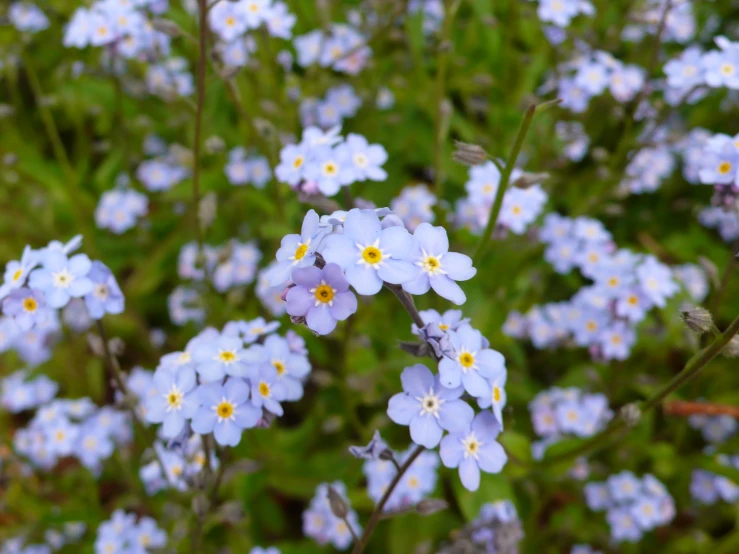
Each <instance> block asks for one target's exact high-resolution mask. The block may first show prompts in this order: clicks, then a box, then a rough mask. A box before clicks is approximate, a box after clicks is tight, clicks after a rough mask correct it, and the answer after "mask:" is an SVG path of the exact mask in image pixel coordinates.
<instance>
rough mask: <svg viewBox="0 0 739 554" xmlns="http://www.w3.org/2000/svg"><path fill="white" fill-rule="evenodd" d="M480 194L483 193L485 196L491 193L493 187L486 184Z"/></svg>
mask: <svg viewBox="0 0 739 554" xmlns="http://www.w3.org/2000/svg"><path fill="white" fill-rule="evenodd" d="M482 192H484V193H485V194H490V193H491V192H493V185H491V184H490V183H488V184H487V185H485V186H484V187H482Z"/></svg>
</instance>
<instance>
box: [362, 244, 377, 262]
mask: <svg viewBox="0 0 739 554" xmlns="http://www.w3.org/2000/svg"><path fill="white" fill-rule="evenodd" d="M362 258H363V259H364V261H365V262H367V263H368V264H379V263H380V262H381V261H382V252H381V251H380V249H379V248H377V247H376V246H368V247H366V248H365V249H364V250H362Z"/></svg>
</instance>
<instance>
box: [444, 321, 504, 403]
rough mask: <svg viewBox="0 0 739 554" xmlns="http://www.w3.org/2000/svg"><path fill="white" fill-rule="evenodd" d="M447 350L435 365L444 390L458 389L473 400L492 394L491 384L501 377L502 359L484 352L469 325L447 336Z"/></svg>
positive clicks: (475, 332)
mask: <svg viewBox="0 0 739 554" xmlns="http://www.w3.org/2000/svg"><path fill="white" fill-rule="evenodd" d="M448 336H449V340H450V342H451V348H450V349H449V351H447V352H445V355H444V357H443V358H442V359H441V360H440V361H439V375H440V376H441V383H442V384H443V385H444V386H445V387H450V388H455V387H459V386H460V385H462V386H463V387H464V389H465V390H466V391H467V392H468V393H469V394H471V395H472V396H475V397H478V398H479V397H489V396H490V395H491V394H492V391H491V385H490V381H491V380H496V379H498V378H499V377H501V376H502V375H505V372H506V368H505V358H504V357H503V355H502V354H501V353H500V352H497V351H496V350H492V349H491V348H487V345H486V344H485V342H484V339H483V337H482V334H481V333H480V331H478V330H477V329H473V328H472V327H470V326H469V325H462V326H461V327H460V328H459V329H457V330H456V331H450V332H449V333H448Z"/></svg>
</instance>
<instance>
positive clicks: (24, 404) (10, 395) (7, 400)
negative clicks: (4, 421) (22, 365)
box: [0, 370, 59, 414]
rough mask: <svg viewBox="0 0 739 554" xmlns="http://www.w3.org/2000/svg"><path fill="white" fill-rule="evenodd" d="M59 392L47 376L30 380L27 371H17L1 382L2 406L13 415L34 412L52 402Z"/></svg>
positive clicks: (0, 400) (57, 387)
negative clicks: (27, 411)
mask: <svg viewBox="0 0 739 554" xmlns="http://www.w3.org/2000/svg"><path fill="white" fill-rule="evenodd" d="M58 390H59V385H58V384H57V383H56V382H54V381H52V380H51V379H49V378H48V377H47V376H46V375H37V376H36V377H33V378H32V379H28V372H27V371H24V370H21V371H16V372H15V373H11V374H10V375H8V376H7V377H5V378H4V379H3V380H2V381H0V406H2V407H3V408H4V409H5V410H7V411H9V412H10V413H12V414H17V413H19V412H23V411H26V410H33V409H34V408H38V407H39V406H42V405H44V404H47V403H48V402H50V401H51V400H52V399H53V398H54V397H55V396H56V393H57V391H58Z"/></svg>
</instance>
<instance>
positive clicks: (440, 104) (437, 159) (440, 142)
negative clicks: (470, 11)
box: [434, 0, 460, 200]
mask: <svg viewBox="0 0 739 554" xmlns="http://www.w3.org/2000/svg"><path fill="white" fill-rule="evenodd" d="M459 4H460V0H445V1H444V23H443V25H442V28H441V37H440V38H439V53H438V55H437V67H436V81H435V85H434V108H435V110H436V111H435V117H434V191H435V193H436V197H437V198H438V199H439V200H443V199H444V176H443V175H442V168H441V166H442V162H443V157H444V156H443V150H444V139H445V138H446V135H447V132H448V129H449V125H448V123H449V122H448V117H449V116H448V115H447V114H445V113H444V111H445V110H444V100H445V96H446V77H447V69H448V67H449V54H450V52H451V51H452V27H453V23H454V16H455V15H456V13H457V9H458V8H459ZM445 120H446V121H445Z"/></svg>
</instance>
